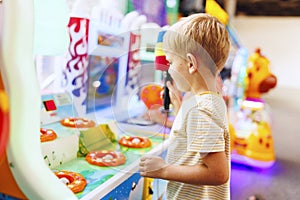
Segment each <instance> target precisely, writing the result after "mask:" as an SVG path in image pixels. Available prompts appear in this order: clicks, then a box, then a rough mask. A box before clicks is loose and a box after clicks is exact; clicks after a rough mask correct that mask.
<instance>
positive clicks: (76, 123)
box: [60, 117, 96, 128]
mask: <svg viewBox="0 0 300 200" xmlns="http://www.w3.org/2000/svg"><path fill="white" fill-rule="evenodd" d="M60 123H61V124H62V125H63V126H66V127H70V128H92V127H95V125H96V123H95V122H94V121H93V120H89V119H85V118H82V117H67V118H65V119H63V120H61V121H60Z"/></svg>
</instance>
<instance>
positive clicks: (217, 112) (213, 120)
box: [167, 92, 230, 200]
mask: <svg viewBox="0 0 300 200" xmlns="http://www.w3.org/2000/svg"><path fill="white" fill-rule="evenodd" d="M226 113H227V111H226V105H225V102H224V100H223V98H222V96H221V95H218V94H216V93H211V92H204V93H202V94H200V95H195V96H193V97H191V98H189V99H187V100H186V101H184V102H183V103H182V106H181V108H180V110H179V112H178V114H177V116H176V118H175V120H174V123H173V127H172V130H171V135H170V146H169V148H168V154H167V162H168V163H169V164H174V165H195V164H199V163H201V162H202V158H201V156H200V153H201V155H203V154H202V153H210V152H221V151H225V153H226V156H227V159H228V163H229V165H230V149H229V148H230V139H229V131H228V120H227V114H226ZM229 183H230V181H229V180H228V182H227V183H225V184H223V185H219V186H209V185H202V186H196V185H191V184H186V183H180V182H175V181H169V182H168V185H167V199H168V200H175V199H180V200H184V199H189V200H190V199H193V200H197V199H201V200H203V199H205V200H227V199H230V192H229V187H230V186H229Z"/></svg>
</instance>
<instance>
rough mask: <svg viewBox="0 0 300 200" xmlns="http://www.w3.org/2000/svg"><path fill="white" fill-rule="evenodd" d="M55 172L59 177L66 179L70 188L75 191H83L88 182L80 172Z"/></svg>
mask: <svg viewBox="0 0 300 200" xmlns="http://www.w3.org/2000/svg"><path fill="white" fill-rule="evenodd" d="M54 173H55V175H56V176H57V177H58V178H59V179H61V180H62V181H64V182H65V183H66V185H67V186H68V188H70V189H71V190H72V191H73V192H74V193H78V192H81V191H82V190H83V189H84V188H85V186H86V184H87V182H86V179H85V178H84V177H83V176H82V175H81V174H79V173H76V172H70V171H66V170H62V171H57V172H54Z"/></svg>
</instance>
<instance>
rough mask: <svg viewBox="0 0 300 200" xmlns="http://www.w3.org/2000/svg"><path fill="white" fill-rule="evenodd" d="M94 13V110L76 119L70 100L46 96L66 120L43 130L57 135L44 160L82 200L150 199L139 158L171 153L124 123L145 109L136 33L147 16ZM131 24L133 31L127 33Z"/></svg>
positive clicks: (152, 135) (159, 138)
mask: <svg viewBox="0 0 300 200" xmlns="http://www.w3.org/2000/svg"><path fill="white" fill-rule="evenodd" d="M92 13H93V15H92V17H91V18H90V21H89V29H88V31H89V33H88V41H89V42H88V44H89V48H88V54H89V69H88V94H87V109H88V110H87V113H86V114H85V115H84V116H82V115H78V113H75V116H76V115H78V117H70V116H68V115H70V112H71V110H72V103H71V99H70V97H68V96H67V95H63V96H58V97H57V96H53V95H52V98H49V96H48V97H47V99H46V98H45V99H43V97H42V101H43V104H42V107H43V106H44V107H45V110H47V112H48V113H49V111H50V112H51V114H50V116H55V117H58V118H59V119H60V120H59V121H58V122H54V123H50V124H44V125H43V126H42V131H43V132H46V133H47V132H48V131H50V132H55V133H56V134H57V137H56V138H55V137H54V138H53V139H54V140H51V141H47V142H45V143H42V150H43V155H44V159H45V162H46V163H47V164H48V166H49V167H50V169H51V170H52V171H53V172H54V173H55V174H56V175H57V177H59V178H60V180H62V181H63V182H64V183H66V185H67V186H68V187H69V188H70V189H71V190H72V191H73V192H74V193H75V194H76V197H77V198H79V199H114V198H117V199H142V198H146V196H147V194H149V191H148V189H147V188H146V189H145V185H144V179H143V178H142V177H141V176H140V175H139V173H138V163H139V158H140V156H142V155H143V154H145V153H150V154H161V153H162V152H163V151H164V148H166V145H165V141H164V136H163V135H162V134H160V133H158V132H150V131H141V130H138V129H136V131H134V130H132V129H130V131H128V130H129V129H127V128H126V125H124V124H123V125H122V126H121V125H120V124H121V123H119V121H123V119H124V118H126V117H128V118H130V117H132V115H134V114H132V113H131V112H132V111H134V112H136V110H132V108H133V107H132V104H135V105H136V106H139V105H137V104H138V102H137V101H136V100H135V99H134V97H133V94H135V92H136V88H134V87H136V85H137V82H135V81H136V79H134V76H135V75H136V74H137V70H138V69H136V68H135V67H136V66H137V65H138V63H137V59H136V57H135V54H136V51H137V50H138V46H139V39H140V38H139V36H138V34H137V33H136V32H134V31H136V30H135V29H136V28H137V27H138V26H140V23H144V22H145V17H144V16H136V18H135V19H134V21H133V22H128V21H126V20H129V19H128V18H131V17H132V15H135V13H134V14H132V13H129V14H128V15H127V17H126V16H125V17H124V16H122V15H121V14H118V13H117V12H116V11H115V12H114V15H113V16H107V14H109V12H107V10H104V9H103V8H101V9H99V10H97V8H96V9H94V10H93V11H92ZM107 19H110V21H109V23H108V22H107V21H106V20H107ZM122 20H124V21H122ZM127 23H129V24H130V29H126V28H128V26H126V25H127ZM128 51H129V53H128ZM134 59H135V60H134ZM131 75H132V76H131ZM60 102H64V104H61V103H60ZM47 105H49V107H48V108H47ZM49 108H50V110H49ZM51 108H54V110H52V109H51ZM135 109H137V107H135ZM53 112H54V114H53ZM73 112H76V110H74V109H73ZM50 132H49V133H50ZM146 187H147V186H146ZM148 196H149V195H148Z"/></svg>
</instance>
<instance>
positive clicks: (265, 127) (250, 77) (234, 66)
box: [206, 0, 277, 168]
mask: <svg viewBox="0 0 300 200" xmlns="http://www.w3.org/2000/svg"><path fill="white" fill-rule="evenodd" d="M206 12H207V13H209V14H211V15H213V16H215V17H217V18H218V19H219V20H220V21H221V22H222V23H223V24H225V25H226V27H227V30H228V32H229V35H230V37H231V40H232V43H233V45H234V47H235V51H234V50H232V51H231V53H230V55H229V59H228V62H227V64H226V65H227V66H228V65H229V67H228V68H229V69H230V76H227V77H226V78H225V79H224V88H223V89H224V94H223V95H224V99H225V100H226V101H227V105H228V113H229V119H230V126H229V128H230V133H231V161H232V162H233V163H239V164H242V165H247V166H251V167H255V168H269V167H271V166H272V165H273V164H274V163H275V152H274V145H273V139H272V131H271V120H270V118H271V117H270V112H269V110H268V106H267V104H266V102H265V101H264V100H263V98H262V94H263V93H266V92H268V91H269V90H270V89H272V88H274V87H275V86H276V83H277V78H276V76H275V75H273V74H272V73H271V70H270V66H269V64H270V62H269V60H268V59H267V58H266V57H265V56H263V55H262V53H261V51H260V49H257V50H256V51H255V52H254V53H253V54H252V55H250V56H249V53H248V50H247V49H246V48H245V47H243V45H242V44H241V43H240V42H239V40H238V38H237V36H236V34H235V32H234V30H233V29H232V27H230V24H229V18H228V15H227V13H226V12H225V11H224V10H223V9H222V8H221V7H220V6H219V5H218V4H217V3H216V2H215V1H214V0H207V1H206ZM225 69H226V66H225Z"/></svg>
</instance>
